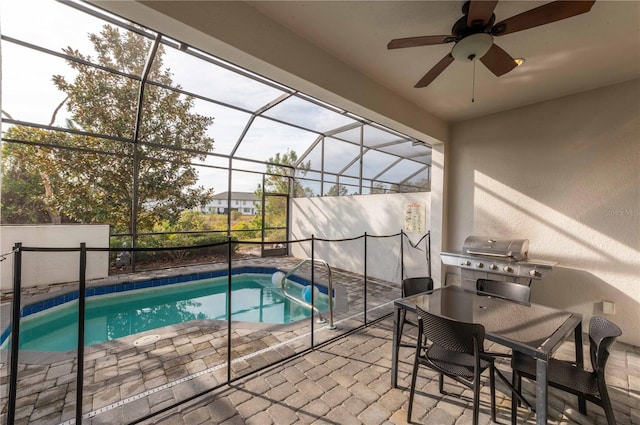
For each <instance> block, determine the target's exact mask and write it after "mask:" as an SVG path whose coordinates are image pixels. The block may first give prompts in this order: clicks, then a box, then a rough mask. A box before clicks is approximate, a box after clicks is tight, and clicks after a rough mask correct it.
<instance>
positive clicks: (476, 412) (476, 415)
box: [473, 376, 480, 425]
mask: <svg viewBox="0 0 640 425" xmlns="http://www.w3.org/2000/svg"><path fill="white" fill-rule="evenodd" d="M479 419H480V379H479V377H478V376H476V378H475V380H474V383H473V425H478V420H479Z"/></svg>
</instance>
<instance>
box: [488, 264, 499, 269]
mask: <svg viewBox="0 0 640 425" xmlns="http://www.w3.org/2000/svg"><path fill="white" fill-rule="evenodd" d="M489 268H490V269H491V270H498V266H496V265H495V264H492V265H490V266H489Z"/></svg>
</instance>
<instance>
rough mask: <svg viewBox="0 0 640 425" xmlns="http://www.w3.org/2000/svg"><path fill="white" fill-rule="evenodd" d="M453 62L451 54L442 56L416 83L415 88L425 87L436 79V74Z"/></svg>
mask: <svg viewBox="0 0 640 425" xmlns="http://www.w3.org/2000/svg"><path fill="white" fill-rule="evenodd" d="M451 62H453V56H451V53H449V54H448V55H447V56H445V57H444V58H442V59H441V60H440V62H438V63H437V64H436V65H435V66H434V67H433V68H431V69H430V70H429V72H427V73H426V74H425V76H424V77H422V79H420V81H418V82H417V83H416V85H415V86H414V87H415V88H421V87H427V86H428V85H429V84H431V82H432V81H433V80H435V79H436V77H437V76H438V75H440V74H441V73H442V71H444V70H445V69H446V68H447V67H448V66H449V65H450V64H451Z"/></svg>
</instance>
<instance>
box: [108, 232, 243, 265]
mask: <svg viewBox="0 0 640 425" xmlns="http://www.w3.org/2000/svg"><path fill="white" fill-rule="evenodd" d="M231 240H232V243H231V249H232V251H233V252H235V251H237V250H238V247H239V246H238V243H237V241H238V239H237V238H234V237H232V238H231ZM227 241H228V239H227V235H226V234H223V233H173V234H171V233H167V234H160V235H146V236H141V237H139V238H138V243H137V248H158V250H153V251H140V252H136V253H135V258H136V263H141V264H144V263H153V262H162V261H166V262H169V263H174V262H178V261H182V260H184V259H186V258H190V259H197V258H199V257H203V258H204V257H207V256H210V255H226V253H227V244H226V242H227ZM211 244H216V245H214V246H207V247H204V248H199V247H197V246H201V245H211ZM217 244H220V245H217ZM111 246H112V247H114V248H121V247H122V241H121V240H116V238H114V241H112V244H111ZM173 247H185V249H180V250H170V251H167V250H162V248H173Z"/></svg>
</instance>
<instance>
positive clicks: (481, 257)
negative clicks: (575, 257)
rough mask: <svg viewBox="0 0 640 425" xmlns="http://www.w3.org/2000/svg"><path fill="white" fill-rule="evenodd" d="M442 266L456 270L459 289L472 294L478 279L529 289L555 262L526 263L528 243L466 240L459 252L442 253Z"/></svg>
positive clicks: (484, 239)
mask: <svg viewBox="0 0 640 425" xmlns="http://www.w3.org/2000/svg"><path fill="white" fill-rule="evenodd" d="M440 257H441V258H442V262H443V263H444V264H446V265H448V266H456V267H460V283H461V286H463V287H465V288H468V289H472V290H475V287H476V281H477V280H478V279H491V280H500V281H504V282H516V283H520V284H525V285H530V284H531V282H532V279H542V278H543V277H544V276H545V275H546V274H547V273H549V272H551V270H552V269H553V266H554V265H555V264H556V263H555V262H550V261H540V260H532V259H529V240H528V239H496V238H488V237H480V236H469V237H468V238H467V239H465V241H464V244H463V245H462V251H461V252H442V253H441V254H440Z"/></svg>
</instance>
